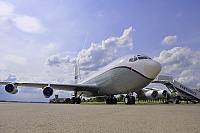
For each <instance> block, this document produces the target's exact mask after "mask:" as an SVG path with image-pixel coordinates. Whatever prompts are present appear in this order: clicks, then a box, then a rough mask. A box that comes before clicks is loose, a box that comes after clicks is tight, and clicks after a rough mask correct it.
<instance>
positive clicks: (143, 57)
mask: <svg viewBox="0 0 200 133" xmlns="http://www.w3.org/2000/svg"><path fill="white" fill-rule="evenodd" d="M138 59H139V60H142V59H148V58H147V57H146V56H139V57H138Z"/></svg>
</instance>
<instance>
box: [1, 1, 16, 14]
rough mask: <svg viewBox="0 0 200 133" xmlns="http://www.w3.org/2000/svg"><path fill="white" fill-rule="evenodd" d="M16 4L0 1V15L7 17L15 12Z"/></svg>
mask: <svg viewBox="0 0 200 133" xmlns="http://www.w3.org/2000/svg"><path fill="white" fill-rule="evenodd" d="M13 9H14V6H13V5H11V4H8V3H4V2H2V1H0V17H3V16H4V17H7V16H11V15H12V14H13Z"/></svg>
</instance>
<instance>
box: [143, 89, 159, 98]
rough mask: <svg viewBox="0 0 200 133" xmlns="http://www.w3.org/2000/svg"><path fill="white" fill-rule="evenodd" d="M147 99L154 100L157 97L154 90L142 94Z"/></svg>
mask: <svg viewBox="0 0 200 133" xmlns="http://www.w3.org/2000/svg"><path fill="white" fill-rule="evenodd" d="M144 94H145V96H146V98H147V99H155V98H156V97H157V96H158V92H157V91H155V90H149V91H147V92H145V93H144Z"/></svg>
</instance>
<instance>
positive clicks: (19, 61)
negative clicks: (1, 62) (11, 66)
mask: <svg viewBox="0 0 200 133" xmlns="http://www.w3.org/2000/svg"><path fill="white" fill-rule="evenodd" d="M6 59H7V60H9V61H11V62H14V63H16V64H19V65H26V64H27V62H26V59H25V58H24V57H20V56H17V55H6Z"/></svg>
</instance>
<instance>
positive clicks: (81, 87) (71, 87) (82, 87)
mask: <svg viewBox="0 0 200 133" xmlns="http://www.w3.org/2000/svg"><path fill="white" fill-rule="evenodd" d="M7 84H13V85H15V86H17V87H18V86H24V87H32V88H42V89H44V88H45V87H46V86H49V87H52V88H53V89H56V90H68V91H75V90H76V91H90V92H97V91H98V87H97V85H96V84H45V83H12V82H0V85H7Z"/></svg>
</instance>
